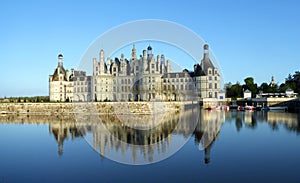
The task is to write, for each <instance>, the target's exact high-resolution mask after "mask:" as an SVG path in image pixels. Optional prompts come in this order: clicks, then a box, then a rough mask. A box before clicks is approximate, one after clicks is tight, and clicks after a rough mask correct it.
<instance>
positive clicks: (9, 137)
mask: <svg viewBox="0 0 300 183" xmlns="http://www.w3.org/2000/svg"><path fill="white" fill-rule="evenodd" d="M195 114H197V115H198V116H197V117H196V118H195ZM92 118H93V117H89V118H88V119H86V118H84V119H85V120H78V119H79V118H77V120H76V119H73V118H71V117H68V116H7V115H4V116H0V121H2V122H1V123H0V148H1V149H0V183H2V182H299V181H300V174H299V168H298V167H299V164H300V158H299V155H300V135H299V134H300V127H299V124H300V115H298V114H292V113H272V112H268V113H264V112H247V111H246V112H237V111H232V112H222V111H212V112H209V111H205V110H200V112H199V113H197V111H192V112H191V110H187V111H186V112H184V113H182V114H176V115H175V114H172V115H171V114H170V115H168V116H167V117H165V120H164V122H162V123H160V124H155V123H151V125H152V128H151V130H143V129H141V128H145V126H144V125H145V124H142V125H139V124H136V123H135V125H137V126H135V128H128V127H126V120H125V121H122V120H120V119H118V120H117V119H116V118H112V116H101V117H97V119H98V118H100V119H101V120H102V122H101V124H102V125H103V124H104V125H105V127H106V129H108V131H109V133H111V134H112V135H111V136H107V134H106V135H105V133H104V132H103V128H101V125H100V123H99V122H98V123H97V122H96V123H93V119H92ZM127 122H128V123H132V120H131V121H127ZM122 125H123V126H122ZM124 125H125V127H124ZM127 125H128V124H127ZM131 125H132V124H131ZM178 126H180V127H178ZM131 127H132V126H131ZM122 134H126V135H123V136H122ZM101 135H102V136H101ZM146 137H147V138H146ZM148 137H149V138H148ZM150 137H151V138H150ZM103 139H104V140H103ZM103 141H104V142H105V143H103ZM141 141H143V142H141ZM145 141H147V142H146V143H144V142H145ZM101 142H102V143H101ZM130 144H131V145H130ZM178 144H179V145H178ZM180 144H183V147H182V148H178V146H180ZM134 145H135V146H134ZM180 147H181V146H180ZM176 148H178V149H176ZM101 149H102V150H101ZM134 149H135V150H134ZM134 151H135V153H133V152H134ZM173 151H175V152H173ZM168 153H169V154H168ZM134 156H135V158H134ZM122 157H123V158H124V157H125V159H126V160H127V161H124V159H123V163H120V161H122ZM114 158H116V159H114ZM118 158H119V159H118ZM165 158H166V159H165ZM112 159H114V160H117V161H118V162H116V161H114V160H112ZM161 159H163V160H161ZM141 162H144V163H147V165H128V164H141ZM124 163H125V164H124Z"/></svg>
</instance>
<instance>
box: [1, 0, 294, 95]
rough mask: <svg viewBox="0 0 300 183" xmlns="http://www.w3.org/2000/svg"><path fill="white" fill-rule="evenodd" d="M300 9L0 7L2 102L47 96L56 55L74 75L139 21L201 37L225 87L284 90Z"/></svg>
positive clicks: (182, 4) (269, 3) (213, 0)
mask: <svg viewBox="0 0 300 183" xmlns="http://www.w3.org/2000/svg"><path fill="white" fill-rule="evenodd" d="M299 8H300V1H298V0H286V1H282V0H264V1H261V0H247V1H243V0H226V1H221V0H220V1H217V0H210V1H207V0H197V1H196V0H193V1H191V0H185V1H174V0H173V1H170V0H165V1H161V0H149V1H137V0H131V1H115V0H114V1H113V0H110V1H104V0H103V1H88V0H87V1H55V0H51V1H50V0H49V1H46V0H45V1H30V0H27V1H21V0H20V1H14V0H1V1H0V25H1V28H0V50H1V52H0V53H1V54H0V66H1V72H0V97H5V96H6V97H10V96H37V95H48V92H49V86H48V85H49V83H48V78H49V75H50V74H52V73H53V71H54V69H55V68H56V66H57V55H58V54H59V53H62V54H63V55H64V67H65V68H67V69H71V68H76V67H77V66H78V65H79V63H80V60H81V57H82V56H83V54H84V53H85V51H86V49H87V48H88V47H89V45H91V43H92V42H93V41H94V40H95V39H97V37H99V36H100V35H101V34H103V33H105V32H106V31H108V30H110V29H112V28H113V27H116V26H118V25H120V24H124V23H126V22H131V21H135V20H142V19H161V20H167V21H172V22H175V23H178V24H181V25H183V26H185V27H187V28H188V29H190V30H192V31H193V32H195V33H196V34H197V35H199V36H200V37H201V38H202V39H203V40H204V41H205V42H207V43H208V44H209V45H210V49H211V50H212V51H213V53H214V55H215V57H216V58H217V60H218V63H219V65H220V69H221V70H222V72H223V76H224V78H223V79H224V82H225V83H227V82H232V83H236V82H237V81H239V82H240V83H243V82H244V81H243V80H244V79H245V78H246V77H254V79H255V82H257V83H258V84H261V83H262V82H270V81H271V77H272V76H274V77H275V82H278V83H282V82H284V80H285V78H286V77H287V76H288V74H290V73H291V74H293V73H294V72H295V71H299V69H300V64H299V63H300V56H299V51H300V44H299V43H300V11H299ZM147 46H148V43H145V48H146V47H147ZM154 46H155V45H154ZM154 46H153V49H155V48H154ZM100 49H101V48H99V50H100ZM141 51H142V50H137V54H138V55H139V54H140V53H141ZM199 51H202V50H199ZM157 53H159V54H161V52H160V50H157ZM125 55H126V54H125ZM166 56H167V57H168V56H169V57H170V58H175V59H176V55H166Z"/></svg>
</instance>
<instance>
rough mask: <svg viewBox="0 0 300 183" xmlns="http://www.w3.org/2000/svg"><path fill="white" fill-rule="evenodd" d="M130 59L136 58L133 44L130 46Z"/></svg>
mask: <svg viewBox="0 0 300 183" xmlns="http://www.w3.org/2000/svg"><path fill="white" fill-rule="evenodd" d="M131 58H132V59H133V58H136V49H135V44H133V45H132V50H131Z"/></svg>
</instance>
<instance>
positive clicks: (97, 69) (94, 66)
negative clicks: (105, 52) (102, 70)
mask: <svg viewBox="0 0 300 183" xmlns="http://www.w3.org/2000/svg"><path fill="white" fill-rule="evenodd" d="M93 68H94V73H93V75H94V76H96V75H98V74H99V64H98V62H97V59H96V58H93Z"/></svg>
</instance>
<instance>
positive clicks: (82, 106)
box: [0, 102, 188, 115]
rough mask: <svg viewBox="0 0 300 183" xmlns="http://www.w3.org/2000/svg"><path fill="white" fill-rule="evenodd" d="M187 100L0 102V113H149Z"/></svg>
mask: <svg viewBox="0 0 300 183" xmlns="http://www.w3.org/2000/svg"><path fill="white" fill-rule="evenodd" d="M187 103H188V102H185V103H182V102H92V103H0V114H37V115H57V114H75V113H103V114H107V113H124V114H126V113H135V114H139V113H140V114H150V113H152V112H160V111H161V112H165V111H166V110H167V111H168V110H171V111H176V110H181V109H182V106H183V105H184V104H187Z"/></svg>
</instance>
